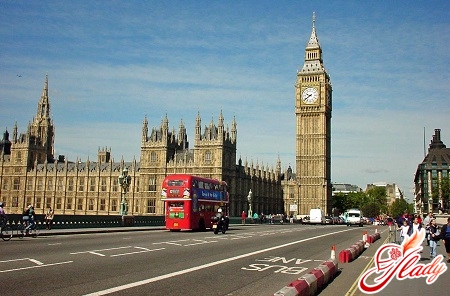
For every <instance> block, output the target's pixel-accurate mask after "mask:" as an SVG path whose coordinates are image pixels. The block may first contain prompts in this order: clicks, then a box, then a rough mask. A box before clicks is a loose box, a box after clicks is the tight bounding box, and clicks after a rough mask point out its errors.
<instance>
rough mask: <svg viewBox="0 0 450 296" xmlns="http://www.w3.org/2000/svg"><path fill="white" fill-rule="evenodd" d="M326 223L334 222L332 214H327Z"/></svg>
mask: <svg viewBox="0 0 450 296" xmlns="http://www.w3.org/2000/svg"><path fill="white" fill-rule="evenodd" d="M325 224H334V221H333V218H332V217H331V216H325Z"/></svg>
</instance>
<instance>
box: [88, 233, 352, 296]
mask: <svg viewBox="0 0 450 296" xmlns="http://www.w3.org/2000/svg"><path fill="white" fill-rule="evenodd" d="M346 231H351V229H346V230H341V231H336V232H332V233H327V234H322V235H318V236H314V237H310V238H305V239H302V240H298V241H294V242H290V243H286V244H282V245H278V246H275V247H270V248H267V249H262V250H258V251H254V252H250V253H247V254H242V255H238V256H235V257H231V258H227V259H222V260H219V261H215V262H211V263H206V264H203V265H199V266H194V267H191V268H188V269H185V270H180V271H175V272H172V273H168V274H163V275H160V276H157V277H153V278H149V279H146V280H142V281H137V282H134V283H129V284H126V285H121V286H117V287H113V288H109V289H105V290H101V291H97V292H93V293H90V294H85V296H97V295H106V294H110V293H115V292H119V291H123V290H126V289H131V288H134V287H138V286H142V285H146V284H150V283H154V282H157V281H161V280H165V279H168V278H171V277H174V276H178V275H182V274H185V273H190V272H193V271H197V270H201V269H205V268H208V267H211V266H216V265H219V264H223V263H228V262H231V261H235V260H238V259H242V258H246V257H250V256H253V255H257V254H260V253H264V252H268V251H273V250H277V249H281V248H284V247H287V246H291V245H295V244H298V243H302V242H306V241H309V240H313V239H316V238H320V237H325V236H329V235H334V234H336V233H341V232H346Z"/></svg>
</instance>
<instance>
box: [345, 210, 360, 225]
mask: <svg viewBox="0 0 450 296" xmlns="http://www.w3.org/2000/svg"><path fill="white" fill-rule="evenodd" d="M351 225H359V227H362V226H363V213H362V212H361V210H360V209H350V210H348V211H347V226H351Z"/></svg>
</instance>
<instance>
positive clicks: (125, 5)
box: [0, 1, 450, 198]
mask: <svg viewBox="0 0 450 296" xmlns="http://www.w3.org/2000/svg"><path fill="white" fill-rule="evenodd" d="M449 3H450V2H449V1H0V44H1V46H0V126H1V127H2V130H3V131H4V129H5V128H8V130H9V131H10V132H11V131H12V127H13V126H14V123H15V122H17V124H18V127H19V132H21V133H23V132H25V131H26V128H27V125H28V122H29V121H31V120H32V118H33V117H34V116H35V113H36V108H37V103H38V101H39V98H40V95H41V92H42V88H43V84H44V80H45V75H46V74H48V76H49V96H50V103H51V113H52V118H53V121H54V125H55V128H56V139H55V146H56V147H55V153H56V155H58V154H63V155H66V157H68V158H69V160H75V159H76V158H77V157H78V158H81V159H82V160H83V161H85V160H86V159H87V157H89V158H90V159H96V155H97V150H98V148H99V147H110V148H111V149H112V155H113V158H114V160H115V161H120V159H121V158H122V156H123V158H124V159H125V160H126V161H130V160H132V159H133V157H136V159H139V157H140V144H141V130H142V122H143V119H144V117H145V116H147V118H148V121H149V127H150V129H151V128H153V127H157V126H159V125H160V122H161V120H162V119H163V117H164V116H165V115H166V114H167V116H168V118H169V125H170V127H171V128H172V127H173V128H175V130H178V125H179V123H180V121H181V120H183V122H184V123H185V125H186V129H187V133H188V139H189V140H190V142H191V147H193V138H194V125H195V118H196V116H197V113H198V112H200V115H201V118H202V126H205V125H208V124H209V123H210V122H211V120H214V122H215V123H217V120H218V116H219V114H220V111H221V110H222V112H223V115H224V118H225V124H226V125H228V126H230V127H231V122H232V120H233V117H235V118H236V121H237V128H238V151H237V153H238V156H240V157H242V158H243V159H244V160H245V159H247V160H248V161H252V160H253V162H254V163H256V162H258V163H259V164H260V165H265V166H267V165H268V166H269V167H272V166H274V165H275V164H276V160H277V158H278V157H280V159H281V162H282V166H283V168H284V169H285V168H287V167H288V166H289V165H291V166H292V167H293V168H294V169H295V113H294V95H295V92H294V83H295V79H296V71H297V69H299V68H301V66H302V65H303V60H304V50H305V46H306V44H307V42H308V40H309V36H310V34H311V27H312V13H313V12H315V13H316V28H317V35H318V38H319V42H320V44H321V46H322V50H323V56H324V64H325V67H326V69H327V71H328V73H329V74H330V76H331V82H332V84H333V114H332V116H333V117H332V181H333V182H339V183H351V184H356V185H358V186H360V187H362V188H363V189H364V188H365V187H366V184H368V183H375V182H387V183H396V184H398V185H399V186H400V188H401V189H402V190H403V191H404V192H405V194H406V196H407V197H409V198H411V197H412V193H411V192H412V188H413V178H414V173H415V171H416V168H417V165H418V164H419V163H420V162H421V161H422V160H423V157H424V129H425V143H426V146H427V147H428V144H429V142H430V141H431V138H432V135H433V133H434V129H435V128H440V129H441V136H442V140H443V142H444V143H445V144H446V145H447V146H449V147H450V124H449V123H450V120H449V114H450V99H449V94H450V92H449V90H450V81H449V70H448V69H449V52H450V51H449V50H450V38H449V36H450V5H449ZM17 75H21V76H22V77H18V76H17Z"/></svg>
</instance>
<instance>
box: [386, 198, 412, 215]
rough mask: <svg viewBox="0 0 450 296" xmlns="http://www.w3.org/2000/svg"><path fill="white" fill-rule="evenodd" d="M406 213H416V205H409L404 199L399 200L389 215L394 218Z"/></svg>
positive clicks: (391, 207) (390, 209) (395, 202)
mask: <svg viewBox="0 0 450 296" xmlns="http://www.w3.org/2000/svg"><path fill="white" fill-rule="evenodd" d="M405 211H408V213H412V212H413V211H414V205H413V204H409V203H407V202H406V200H404V199H402V198H397V199H396V200H395V201H394V202H393V203H392V204H391V206H390V207H389V215H390V216H392V217H397V216H401V215H403V213H404V212H405Z"/></svg>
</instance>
